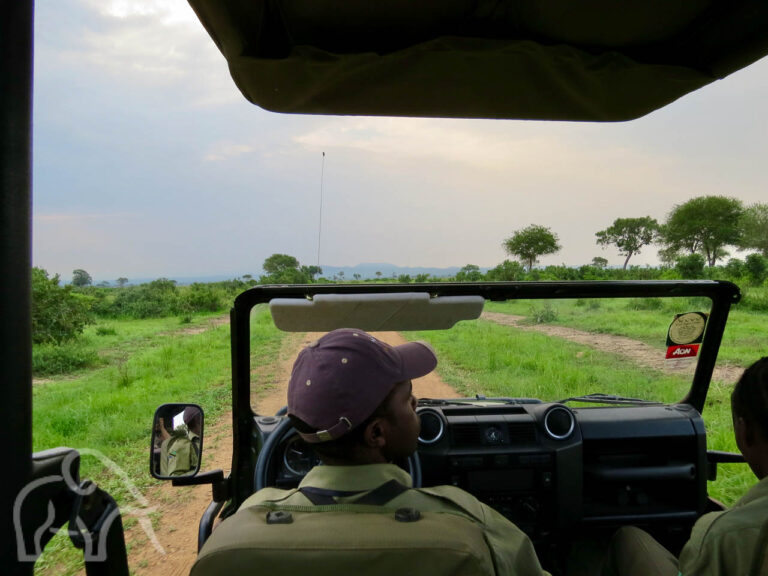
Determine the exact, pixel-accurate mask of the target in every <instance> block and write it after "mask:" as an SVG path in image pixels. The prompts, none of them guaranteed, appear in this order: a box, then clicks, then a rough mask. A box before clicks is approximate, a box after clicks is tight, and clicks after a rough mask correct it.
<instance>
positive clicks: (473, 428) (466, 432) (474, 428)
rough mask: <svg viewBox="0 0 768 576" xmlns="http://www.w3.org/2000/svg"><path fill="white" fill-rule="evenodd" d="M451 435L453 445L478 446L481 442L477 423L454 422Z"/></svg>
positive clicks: (481, 438)
mask: <svg viewBox="0 0 768 576" xmlns="http://www.w3.org/2000/svg"><path fill="white" fill-rule="evenodd" d="M451 435H452V437H453V445H454V446H480V445H481V444H482V442H483V437H482V435H481V433H480V425H479V424H454V425H453V426H451Z"/></svg>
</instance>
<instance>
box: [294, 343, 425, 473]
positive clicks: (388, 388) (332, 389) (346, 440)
mask: <svg viewBox="0 0 768 576" xmlns="http://www.w3.org/2000/svg"><path fill="white" fill-rule="evenodd" d="M436 365H437V358H436V357H435V354H434V352H433V351H432V349H431V348H430V347H429V346H428V345H427V344H425V343H421V342H409V343H407V344H402V345H400V346H390V345H389V344H386V343H384V342H382V341H380V340H378V339H377V338H374V337H373V336H371V335H370V334H368V333H366V332H363V331H362V330H354V329H340V330H334V331H333V332H329V333H328V334H326V335H325V336H323V337H322V338H320V339H319V340H317V341H316V342H313V343H312V344H310V345H309V346H307V347H306V348H305V349H304V350H302V351H301V352H300V353H299V356H298V358H297V359H296V362H295V364H294V366H293V372H292V373H291V380H290V383H289V385H288V415H289V416H290V417H291V419H292V421H293V423H294V426H295V427H296V429H297V430H298V432H299V434H300V435H301V437H302V438H304V440H306V441H307V442H310V443H312V444H313V445H314V446H315V449H316V450H317V452H318V453H319V454H320V455H321V457H322V458H323V460H324V461H325V462H326V463H328V464H333V463H359V464H363V463H373V462H386V461H392V460H395V459H398V458H403V457H406V456H408V455H410V454H411V453H412V452H413V451H414V450H415V449H416V440H417V437H418V433H419V419H418V416H417V415H416V413H415V411H414V409H415V399H414V398H413V395H412V390H411V379H412V378H419V377H420V376H424V375H425V374H428V373H429V372H431V371H432V370H434V368H435V366H436Z"/></svg>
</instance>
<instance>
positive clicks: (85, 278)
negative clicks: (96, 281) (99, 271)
mask: <svg viewBox="0 0 768 576" xmlns="http://www.w3.org/2000/svg"><path fill="white" fill-rule="evenodd" d="M91 284H93V278H91V275H90V274H88V272H86V271H85V270H82V269H81V268H78V269H77V270H72V286H77V287H78V288H80V287H82V286H90V285H91Z"/></svg>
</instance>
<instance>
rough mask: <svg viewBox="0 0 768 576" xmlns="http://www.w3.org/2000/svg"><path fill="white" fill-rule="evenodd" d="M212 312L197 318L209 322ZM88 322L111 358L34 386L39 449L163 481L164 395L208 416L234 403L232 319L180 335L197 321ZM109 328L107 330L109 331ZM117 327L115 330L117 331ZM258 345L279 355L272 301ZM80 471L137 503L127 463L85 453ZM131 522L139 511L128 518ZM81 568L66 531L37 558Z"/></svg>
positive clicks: (57, 569)
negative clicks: (153, 466) (159, 443)
mask: <svg viewBox="0 0 768 576" xmlns="http://www.w3.org/2000/svg"><path fill="white" fill-rule="evenodd" d="M206 321H207V320H206V319H205V318H203V319H201V320H199V321H198V322H197V323H196V324H199V325H200V327H201V328H202V327H204V326H205V323H206ZM102 326H104V325H103V324H97V325H96V326H92V327H90V328H89V334H88V335H87V337H88V338H89V339H93V340H101V344H100V345H98V344H94V345H96V346H97V347H98V348H99V351H100V354H102V355H103V356H104V357H105V358H108V359H109V360H110V362H109V365H106V366H103V367H101V368H97V369H93V370H89V371H84V372H82V373H80V374H77V375H75V376H72V375H68V376H67V377H62V378H55V379H53V380H50V381H45V382H43V383H40V384H37V385H35V387H34V390H33V394H34V399H33V410H34V413H33V442H34V449H35V450H42V449H45V448H50V447H52V446H69V447H71V448H77V449H88V450H89V451H94V452H97V453H98V454H100V455H103V457H105V458H108V459H109V460H111V461H113V462H114V463H116V464H117V465H118V466H119V467H120V469H121V470H122V472H124V473H125V475H126V477H127V479H128V480H129V481H130V483H131V484H133V485H134V486H135V487H136V488H137V489H139V490H140V491H143V490H144V489H145V488H147V487H148V486H150V485H153V484H156V483H157V481H156V480H154V479H152V478H151V477H150V475H149V471H148V455H149V441H150V431H151V428H152V416H153V414H154V411H155V408H157V406H159V405H160V404H162V403H164V402H195V403H198V404H200V405H201V406H202V407H203V410H204V412H205V416H206V421H215V420H216V419H217V418H218V417H219V416H220V415H221V414H222V413H223V412H225V411H227V410H228V409H229V408H230V406H231V394H230V384H231V380H230V378H231V377H230V374H231V370H230V354H229V350H230V345H229V326H228V325H222V326H218V327H215V328H210V329H207V330H205V331H203V332H201V333H198V334H189V333H186V334H185V333H181V332H180V329H188V328H195V325H194V324H193V325H190V324H185V325H183V326H180V325H179V321H178V319H174V318H171V319H165V320H130V321H110V322H109V323H107V326H108V327H109V328H110V329H109V330H108V331H107V333H106V334H104V335H102V336H98V335H97V332H98V331H99V328H100V327H102ZM101 332H104V330H101ZM112 332H114V333H112ZM251 336H252V342H253V346H252V349H253V350H255V351H257V352H258V354H259V355H260V356H262V357H263V358H265V359H269V358H272V357H274V355H275V353H276V351H277V349H278V348H279V345H280V342H281V340H282V337H283V335H282V333H280V332H278V331H277V329H275V328H274V327H273V326H272V322H271V318H270V316H269V313H268V311H267V310H266V308H263V309H261V310H258V311H257V312H256V313H255V314H254V316H253V321H252V328H251ZM81 477H82V478H90V479H92V480H94V481H95V482H96V483H97V484H99V486H100V487H102V488H104V489H105V490H107V491H108V492H109V493H110V494H111V495H112V496H113V497H114V498H115V499H116V500H117V502H118V504H120V506H121V507H123V506H126V505H127V506H136V505H137V503H136V502H135V500H134V498H133V496H132V495H131V493H130V491H129V489H128V485H127V483H126V482H125V480H124V479H122V478H121V477H120V475H119V471H117V470H115V469H112V468H110V465H108V464H107V463H106V460H104V458H101V457H94V456H84V457H83V458H82V462H81ZM124 521H126V522H130V521H131V519H130V518H129V519H127V520H126V519H124ZM80 568H82V553H81V552H79V551H77V550H75V549H74V548H73V547H72V545H71V544H70V543H69V542H68V540H67V539H66V538H65V537H62V536H57V537H56V538H55V539H54V541H53V542H51V544H50V545H49V546H48V547H47V548H46V551H45V553H44V555H43V557H42V558H41V559H40V560H39V561H38V563H37V565H36V572H37V573H39V574H73V573H75V572H76V571H77V570H78V569H80Z"/></svg>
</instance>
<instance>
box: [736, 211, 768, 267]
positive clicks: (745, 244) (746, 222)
mask: <svg viewBox="0 0 768 576" xmlns="http://www.w3.org/2000/svg"><path fill="white" fill-rule="evenodd" d="M739 247H740V248H742V249H744V250H749V249H754V250H759V251H760V252H761V253H762V255H763V256H765V257H766V258H768V204H753V205H752V206H749V207H748V208H747V209H746V210H745V211H744V214H743V216H742V218H741V243H740V244H739Z"/></svg>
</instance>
